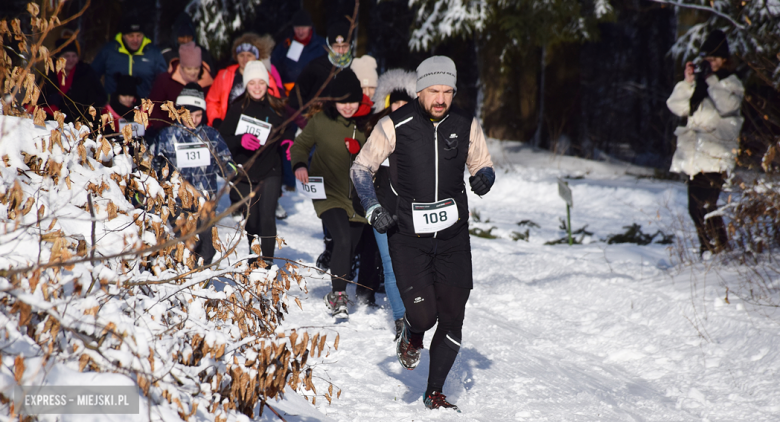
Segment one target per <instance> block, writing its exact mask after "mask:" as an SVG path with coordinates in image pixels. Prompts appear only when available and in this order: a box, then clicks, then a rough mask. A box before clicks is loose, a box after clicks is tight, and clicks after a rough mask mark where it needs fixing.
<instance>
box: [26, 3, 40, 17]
mask: <svg viewBox="0 0 780 422" xmlns="http://www.w3.org/2000/svg"><path fill="white" fill-rule="evenodd" d="M27 12H28V13H29V14H30V15H32V16H35V17H37V16H38V12H40V9H39V8H38V5H37V4H35V3H33V2H30V3H27Z"/></svg>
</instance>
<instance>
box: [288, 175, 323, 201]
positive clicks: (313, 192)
mask: <svg viewBox="0 0 780 422" xmlns="http://www.w3.org/2000/svg"><path fill="white" fill-rule="evenodd" d="M295 183H296V184H297V185H298V192H300V193H302V194H303V196H305V197H307V198H309V199H325V198H326V196H325V179H323V178H322V177H309V183H303V182H301V181H300V180H298V179H295Z"/></svg>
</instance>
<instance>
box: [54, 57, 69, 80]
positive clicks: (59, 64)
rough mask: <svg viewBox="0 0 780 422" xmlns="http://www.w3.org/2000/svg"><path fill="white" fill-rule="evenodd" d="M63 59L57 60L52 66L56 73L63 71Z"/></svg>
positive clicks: (63, 76)
mask: <svg viewBox="0 0 780 422" xmlns="http://www.w3.org/2000/svg"><path fill="white" fill-rule="evenodd" d="M65 62H66V61H65V57H60V58H59V59H57V63H56V64H55V65H54V69H55V70H56V71H57V73H60V72H62V69H65ZM62 80H63V84H64V83H65V82H64V81H65V74H64V73H63V75H62Z"/></svg>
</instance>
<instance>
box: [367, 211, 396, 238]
mask: <svg viewBox="0 0 780 422" xmlns="http://www.w3.org/2000/svg"><path fill="white" fill-rule="evenodd" d="M370 218H371V220H370V223H371V225H372V226H374V228H375V229H376V231H378V232H379V234H385V233H387V231H388V230H390V229H391V228H392V227H393V226H395V223H396V222H397V221H398V217H396V216H394V215H390V212H389V211H387V210H386V209H384V208H382V207H381V206H380V207H379V208H377V209H375V210H374V212H372V213H371V216H370Z"/></svg>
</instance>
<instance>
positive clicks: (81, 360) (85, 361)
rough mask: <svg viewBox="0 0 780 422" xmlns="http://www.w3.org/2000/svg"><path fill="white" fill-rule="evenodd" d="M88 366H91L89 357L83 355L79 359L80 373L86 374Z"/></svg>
mask: <svg viewBox="0 0 780 422" xmlns="http://www.w3.org/2000/svg"><path fill="white" fill-rule="evenodd" d="M87 364H89V356H87V355H86V354H83V355H81V357H80V358H79V371H81V372H84V368H86V367H87ZM141 388H143V387H141Z"/></svg>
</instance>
